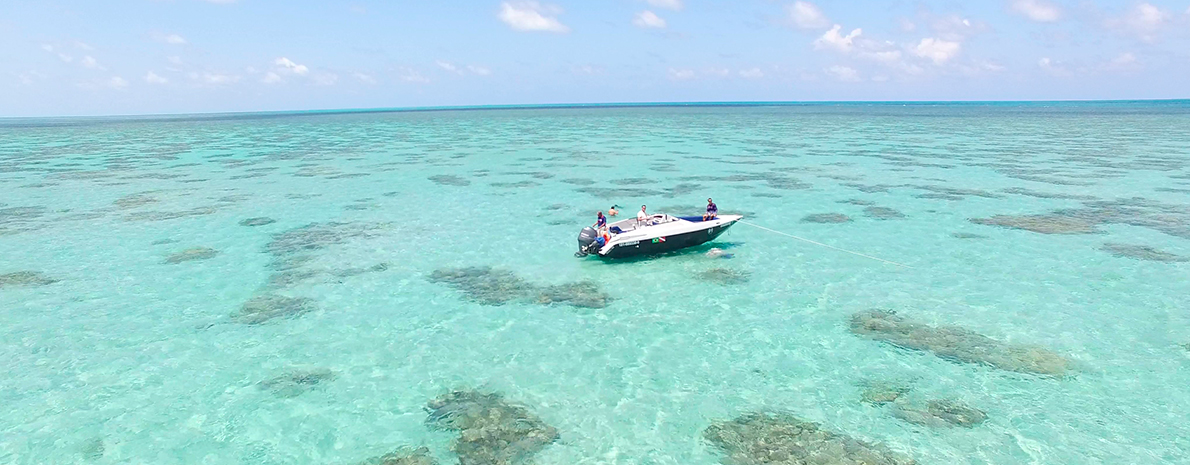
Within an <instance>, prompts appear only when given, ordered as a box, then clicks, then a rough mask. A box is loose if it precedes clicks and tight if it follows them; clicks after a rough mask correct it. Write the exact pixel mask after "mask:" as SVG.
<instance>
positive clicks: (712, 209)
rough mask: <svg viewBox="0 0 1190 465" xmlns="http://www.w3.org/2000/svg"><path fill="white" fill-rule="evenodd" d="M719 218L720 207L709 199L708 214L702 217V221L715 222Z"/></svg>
mask: <svg viewBox="0 0 1190 465" xmlns="http://www.w3.org/2000/svg"><path fill="white" fill-rule="evenodd" d="M717 216H719V206H718V205H715V202H712V201H711V199H707V212H706V213H704V214H703V215H702V220H703V221H706V220H713V219H715V217H717Z"/></svg>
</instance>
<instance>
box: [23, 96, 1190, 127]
mask: <svg viewBox="0 0 1190 465" xmlns="http://www.w3.org/2000/svg"><path fill="white" fill-rule="evenodd" d="M1144 102H1153V103H1158V102H1160V103H1174V102H1190V98H1167V99H1058V100H739V101H735V100H705V101H687V102H681V101H676V102H604V103H596V102H587V103H525V104H520V103H513V104H486V105H426V106H411V107H367V108H321V109H308V110H245V111H211V112H197V113H124V114H110V115H55V116H0V121H4V120H9V121H12V120H54V119H108V118H110V119H142V118H143V119H172V118H186V117H209V118H219V117H247V116H300V115H331V114H352V113H404V112H409V113H414V112H435V111H443V112H446V111H475V110H533V109H568V108H650V107H653V108H659V107H716V106H719V107H730V106H740V107H746V106H755V107H763V106H812V105H890V104H891V105H897V104H900V105H929V104H952V105H953V104H1012V103H1017V104H1026V103H1028V104H1035V103H1144Z"/></svg>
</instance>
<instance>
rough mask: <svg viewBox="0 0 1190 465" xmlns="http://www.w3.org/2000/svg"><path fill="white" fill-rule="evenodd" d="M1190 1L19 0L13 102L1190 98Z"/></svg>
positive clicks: (5, 106) (3, 107)
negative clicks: (315, 0) (318, 0)
mask: <svg viewBox="0 0 1190 465" xmlns="http://www.w3.org/2000/svg"><path fill="white" fill-rule="evenodd" d="M1187 76H1190V0H1176V1H1165V0H1148V1H1139V2H1137V1H1104V0H1096V1H1088V0H985V1H928V0H927V1H897V0H884V1H849V2H839V1H826V0H818V1H813V2H810V1H783V0H780V1H779V0H754V1H753V0H599V1H595V0H584V1H570V0H540V1H517V0H513V1H507V2H505V1H500V0H465V1H439V2H430V1H422V2H412V1H379V0H375V1H371V0H328V1H320V2H314V1H300V0H289V1H280V0H106V1H95V0H90V1H81V0H37V1H32V0H7V1H5V2H0V116H46V115H103V114H144V113H189V112H218V111H256V110H301V109H332V108H376V107H409V106H438V105H486V104H536V103H582V102H657V101H741V100H766V101H771V100H799V101H806V100H1017V99H1025V100H1037V99H1132V98H1185V97H1190V92H1187V89H1190V85H1187V82H1190V78H1187Z"/></svg>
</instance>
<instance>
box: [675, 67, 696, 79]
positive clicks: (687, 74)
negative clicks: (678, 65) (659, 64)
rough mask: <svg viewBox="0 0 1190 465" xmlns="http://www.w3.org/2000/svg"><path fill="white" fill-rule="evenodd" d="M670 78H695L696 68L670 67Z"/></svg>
mask: <svg viewBox="0 0 1190 465" xmlns="http://www.w3.org/2000/svg"><path fill="white" fill-rule="evenodd" d="M669 78H670V79H673V80H675V81H685V80H688V79H694V70H690V69H673V68H670V69H669Z"/></svg>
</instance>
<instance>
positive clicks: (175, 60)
mask: <svg viewBox="0 0 1190 465" xmlns="http://www.w3.org/2000/svg"><path fill="white" fill-rule="evenodd" d="M165 60H166V61H168V62H170V63H171V64H175V65H180V64H182V57H180V56H177V55H170V56H167V57H165Z"/></svg>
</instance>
